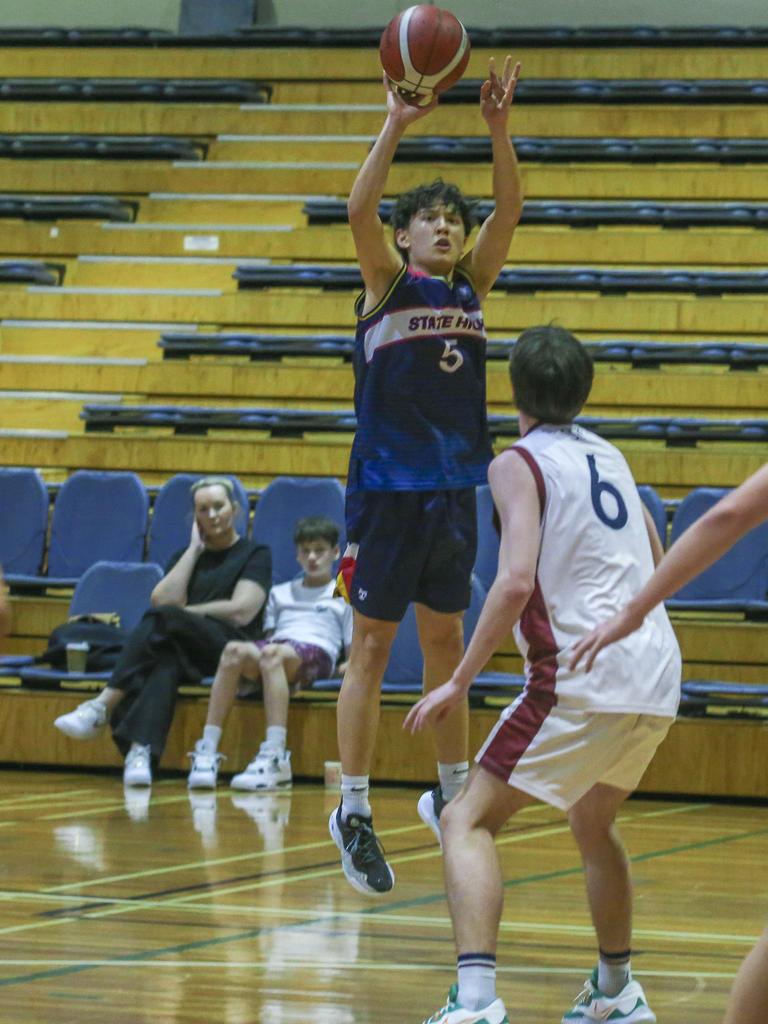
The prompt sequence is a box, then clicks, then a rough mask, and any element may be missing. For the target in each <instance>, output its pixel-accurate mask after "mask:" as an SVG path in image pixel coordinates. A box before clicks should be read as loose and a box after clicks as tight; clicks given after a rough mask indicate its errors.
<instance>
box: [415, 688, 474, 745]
mask: <svg viewBox="0 0 768 1024" xmlns="http://www.w3.org/2000/svg"><path fill="white" fill-rule="evenodd" d="M466 696H467V691H466V690H465V689H464V687H462V686H459V685H458V684H457V683H454V681H453V680H452V679H450V680H449V681H448V682H447V683H443V685H442V686H438V687H437V689H436V690H432V691H430V693H428V694H427V695H426V696H425V697H422V698H421V700H420V701H418V702H417V703H416V704H414V705H413V707H412V708H411V710H410V711H409V712H408V714H407V715H406V716H405V721H404V722H403V728H404V729H405V730H407V731H408V732H411V733H417V732H421V730H422V729H424V728H426V726H428V725H434V724H435V722H440V721H442V720H443V719H444V718H445V716H446V715H449V714H450V713H451V711H453V709H454V708H455V707H456V706H457V705H459V704H460V703H461V702H462V701H463V700H464V699H465V698H466Z"/></svg>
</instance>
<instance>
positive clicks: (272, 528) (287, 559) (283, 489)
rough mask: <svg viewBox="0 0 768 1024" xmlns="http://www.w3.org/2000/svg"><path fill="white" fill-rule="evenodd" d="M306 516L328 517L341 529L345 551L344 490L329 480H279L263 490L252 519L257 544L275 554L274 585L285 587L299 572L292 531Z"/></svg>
mask: <svg viewBox="0 0 768 1024" xmlns="http://www.w3.org/2000/svg"><path fill="white" fill-rule="evenodd" d="M305 516H327V517H328V518H329V519H332V520H333V522H334V523H336V524H337V525H338V527H339V532H340V542H339V543H340V544H341V546H342V550H343V547H344V522H345V519H344V489H343V487H342V486H341V484H340V483H339V481H338V480H334V479H331V478H329V477H297V476H279V477H276V478H275V479H274V480H273V481H272V482H271V483H270V484H269V485H268V486H267V487H265V488H264V491H263V492H262V494H261V496H260V498H259V500H258V502H257V504H256V511H255V513H254V516H253V529H252V531H251V532H252V535H253V539H254V540H255V541H259V542H260V543H261V544H267V545H269V549H270V551H271V552H272V581H273V583H284V582H285V581H286V580H290V579H293V577H294V576H295V575H296V573H297V572H298V568H299V567H298V565H297V562H296V545H295V544H294V543H293V531H294V528H295V526H296V523H297V521H298V520H299V519H303V518H304V517H305Z"/></svg>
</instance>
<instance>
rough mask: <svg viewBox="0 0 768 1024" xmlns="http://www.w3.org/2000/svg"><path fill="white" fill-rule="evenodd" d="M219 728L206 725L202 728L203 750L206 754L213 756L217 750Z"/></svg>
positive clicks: (219, 735) (219, 734)
mask: <svg viewBox="0 0 768 1024" xmlns="http://www.w3.org/2000/svg"><path fill="white" fill-rule="evenodd" d="M220 739H221V728H220V726H218V725H206V726H205V727H204V728H203V749H204V750H205V751H206V753H208V754H215V753H216V751H217V750H218V749H219V740H220Z"/></svg>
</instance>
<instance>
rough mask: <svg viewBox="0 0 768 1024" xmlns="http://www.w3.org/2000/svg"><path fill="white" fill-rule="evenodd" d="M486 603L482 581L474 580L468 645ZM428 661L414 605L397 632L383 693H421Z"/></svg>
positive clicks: (466, 623)
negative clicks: (422, 677)
mask: <svg viewBox="0 0 768 1024" xmlns="http://www.w3.org/2000/svg"><path fill="white" fill-rule="evenodd" d="M484 601H485V588H484V587H483V585H482V583H481V582H480V580H479V579H478V578H477V577H476V576H473V577H472V595H471V599H470V605H469V608H468V609H467V612H466V615H465V616H464V641H465V643H468V642H469V639H470V637H471V636H472V633H473V632H474V629H475V626H476V625H477V620H478V619H479V618H480V612H481V610H482V607H483V602H484ZM423 667H424V659H423V658H422V656H421V647H420V646H419V634H418V631H417V629H416V613H415V610H414V606H413V605H410V606H409V608H408V611H407V612H406V613H405V616H404V618H403V621H402V622H401V623H400V626H399V628H398V630H397V636H396V637H395V642H394V643H393V644H392V650H391V651H390V655H389V661H388V662H387V667H386V669H385V671H384V683H383V684H382V692H383V693H387V692H392V691H394V692H397V693H420V692H421V676H422V671H423Z"/></svg>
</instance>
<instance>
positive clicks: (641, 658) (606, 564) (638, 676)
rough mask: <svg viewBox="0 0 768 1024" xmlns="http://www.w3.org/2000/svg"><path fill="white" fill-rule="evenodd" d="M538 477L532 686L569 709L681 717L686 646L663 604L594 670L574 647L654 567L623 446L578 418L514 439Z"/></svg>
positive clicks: (528, 618)
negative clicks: (576, 660) (578, 659)
mask: <svg viewBox="0 0 768 1024" xmlns="http://www.w3.org/2000/svg"><path fill="white" fill-rule="evenodd" d="M514 450H515V451H516V452H518V453H519V455H520V456H522V457H523V458H525V460H526V462H527V463H528V464H529V466H530V468H531V470H532V472H533V475H534V478H535V479H536V483H537V487H538V490H539V499H540V502H541V508H542V516H541V540H540V546H539V561H538V566H537V570H536V586H535V590H534V593H533V595H532V596H531V599H530V600H529V602H528V604H527V606H526V608H525V610H524V612H523V614H522V616H521V617H520V621H519V623H518V624H517V626H516V627H515V639H516V640H517V643H518V646H519V648H520V651H521V653H522V654H523V656H524V657H525V659H526V676H527V679H528V688H529V689H530V690H536V691H539V692H541V693H542V694H546V693H549V694H550V695H555V696H556V699H557V703H558V704H559V705H560V706H562V707H573V708H579V709H583V710H588V711H615V712H627V713H634V712H636V713H642V714H655V715H674V714H675V713H676V711H677V706H678V702H679V697H680V668H681V663H680V650H679V647H678V645H677V640H676V639H675V635H674V632H673V630H672V626H671V624H670V621H669V618H668V616H667V613H666V611H665V609H664V607H663V605H659V606H658V607H657V608H655V609H654V610H653V611H652V612H651V613H650V614H649V615H648V616H647V618H646V620H645V622H644V623H643V625H642V627H641V628H640V629H639V630H638V631H637V632H636V633H633V634H631V635H630V636H628V637H626V638H625V639H624V640H621V641H619V642H618V643H616V644H613V645H612V646H610V647H606V648H605V649H604V650H602V651H601V652H600V653H599V654H598V656H597V658H596V660H595V664H594V665H593V667H592V670H591V671H590V672H584V671H583V668H582V667H581V666H580V667H579V668H578V669H577V670H576V671H575V672H571V671H570V670H569V668H568V659H569V656H570V648H571V647H572V646H573V644H574V643H575V642H576V641H577V640H580V639H581V638H582V637H583V636H584V634H585V633H587V632H588V631H589V630H591V629H592V628H593V627H594V626H597V625H598V624H599V623H601V622H603V621H604V620H605V619H607V618H610V617H611V616H612V615H614V614H615V613H616V612H617V611H619V610H620V609H621V608H623V607H624V605H626V604H627V602H628V601H629V600H630V598H631V597H633V596H634V595H635V594H636V593H637V592H638V591H639V590H640V589H641V587H642V586H643V584H644V583H645V582H646V581H647V580H648V578H649V577H650V575H651V574H652V572H653V568H654V566H653V556H652V553H651V545H650V541H649V539H648V531H647V528H646V525H645V520H644V518H643V511H642V505H641V501H640V497H639V495H638V493H637V488H636V486H635V481H634V479H633V478H632V474H631V472H630V470H629V467H628V466H627V463H626V461H625V459H624V456H623V455H622V454H621V452H620V451H619V450H618V449H617V448H616V447H614V445H612V444H609V443H608V442H607V441H604V440H603V439H602V438H601V437H598V436H597V435H596V434H593V433H591V432H590V431H588V430H584V429H582V428H581V427H578V426H575V425H573V426H565V427H558V426H551V425H540V426H536V427H534V429H533V430H532V431H531V432H530V433H529V434H527V435H526V436H525V437H524V438H522V439H521V440H520V441H518V442H517V443H516V444H515V445H514Z"/></svg>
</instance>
